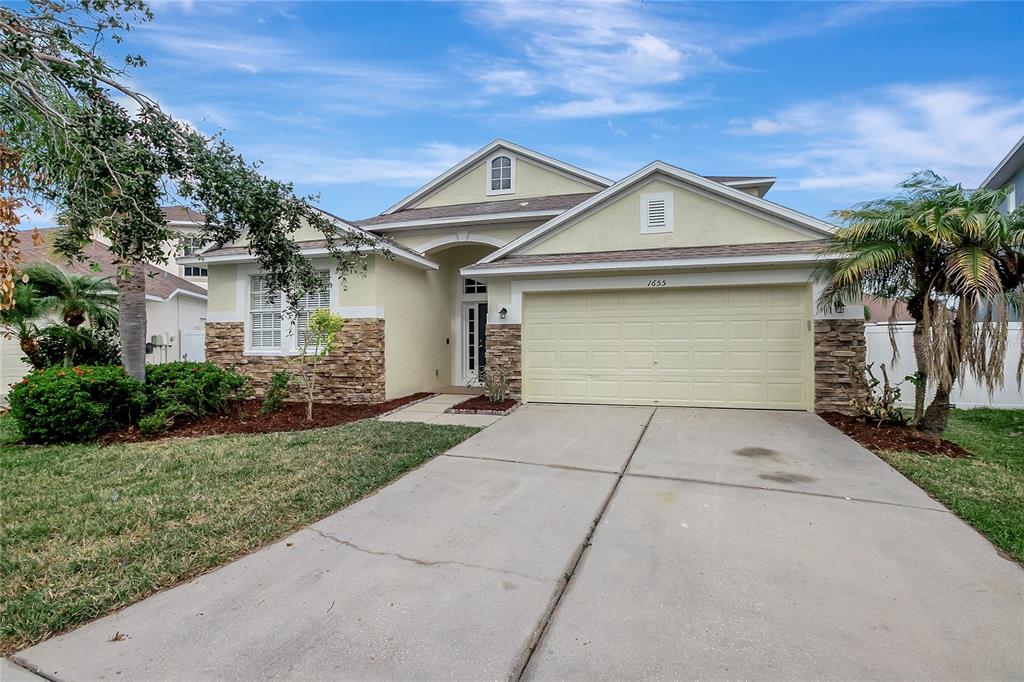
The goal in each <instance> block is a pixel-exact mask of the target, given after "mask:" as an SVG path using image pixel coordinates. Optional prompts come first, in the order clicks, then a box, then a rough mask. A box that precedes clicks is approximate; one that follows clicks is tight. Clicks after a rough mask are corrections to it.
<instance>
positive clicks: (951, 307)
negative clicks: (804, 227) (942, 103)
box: [818, 171, 1024, 435]
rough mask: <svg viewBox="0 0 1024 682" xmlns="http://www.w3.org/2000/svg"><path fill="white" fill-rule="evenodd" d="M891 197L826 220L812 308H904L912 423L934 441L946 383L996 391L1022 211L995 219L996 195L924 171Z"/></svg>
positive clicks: (1016, 304) (1015, 281) (1022, 278)
mask: <svg viewBox="0 0 1024 682" xmlns="http://www.w3.org/2000/svg"><path fill="white" fill-rule="evenodd" d="M898 189H899V193H898V194H897V195H896V196H893V197H888V198H885V199H878V200H875V201H869V202H866V203H863V204H859V205H857V206H855V207H853V208H850V209H847V210H842V211H835V212H834V215H835V216H836V217H838V218H839V219H840V220H841V221H842V223H843V224H842V226H841V227H839V228H838V229H837V230H836V231H835V235H834V238H833V241H832V243H831V244H830V245H829V246H828V247H827V248H826V249H825V252H824V253H825V255H827V256H832V257H834V260H832V261H830V262H829V263H828V264H827V265H824V266H823V267H822V268H821V269H820V270H819V272H818V279H819V280H821V281H823V282H824V283H825V285H826V288H825V290H824V292H823V293H822V295H821V298H820V299H819V301H818V305H819V307H820V308H821V309H823V310H826V311H828V310H833V309H835V308H836V307H837V306H839V305H859V304H860V302H861V300H862V298H863V297H864V296H865V295H868V296H873V297H876V298H883V299H892V300H894V301H904V302H906V305H907V311H908V312H909V314H910V316H911V317H912V318H913V320H914V359H915V361H916V364H917V367H916V375H915V376H916V380H915V389H916V390H915V396H914V397H915V400H914V422H915V426H916V427H917V428H918V429H921V430H922V431H926V432H928V433H930V434H934V435H938V434H941V433H942V431H943V429H945V427H946V424H947V422H948V421H949V393H950V391H951V390H952V388H953V384H954V383H955V382H957V381H962V380H963V378H964V376H965V374H966V373H968V372H969V373H970V374H971V375H972V376H974V377H975V378H976V379H977V380H978V381H979V382H980V383H981V384H982V385H983V386H985V387H986V388H988V389H989V390H994V389H995V388H998V387H999V386H1002V384H1003V381H1004V377H1003V363H1004V359H1005V357H1006V350H1007V348H1006V345H1007V344H1006V341H1007V335H1008V332H1007V330H1008V326H1007V324H1008V320H1009V318H1010V311H1011V310H1013V309H1016V310H1020V309H1021V298H1020V291H1019V290H1020V287H1021V285H1022V284H1024V212H1022V211H1021V210H1020V209H1018V210H1017V211H1016V212H1014V213H1012V214H1011V215H1010V216H1004V215H1003V214H1001V213H1000V211H999V209H1000V206H1001V204H1002V203H1003V201H1004V200H1005V198H1006V195H1007V190H1005V189H1003V190H984V189H978V190H972V191H967V190H965V189H963V187H961V186H960V185H951V184H949V183H948V182H946V181H945V180H944V179H943V178H940V177H938V176H937V175H935V174H934V173H932V172H930V171H927V172H923V173H918V174H915V175H913V176H911V177H910V178H909V179H907V180H906V181H905V182H903V183H901V184H900V185H899V187H898ZM1021 343H1022V348H1024V337H1022V341H1021ZM893 344H894V346H893V350H894V351H895V339H893ZM1021 357H1022V359H1021V363H1020V364H1018V367H1017V383H1018V385H1019V384H1020V382H1021V374H1022V369H1024V353H1022V356H1021ZM931 386H934V387H935V397H934V398H933V400H932V402H931V404H930V405H928V406H927V408H926V407H925V396H926V395H927V391H928V390H929V388H930V387H931Z"/></svg>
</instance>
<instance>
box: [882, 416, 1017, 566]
mask: <svg viewBox="0 0 1024 682" xmlns="http://www.w3.org/2000/svg"><path fill="white" fill-rule="evenodd" d="M943 437H944V438H947V439H948V440H951V441H953V442H954V443H957V444H958V445H960V446H961V447H963V448H965V449H966V450H968V451H969V452H971V453H972V454H974V457H969V458H964V459H951V458H949V457H943V456H941V455H920V454H917V453H913V452H882V453H881V457H882V458H883V459H885V461H887V462H888V463H889V464H891V465H892V466H894V467H896V468H897V469H899V470H900V472H902V473H903V475H904V476H906V477H907V478H909V479H910V480H912V481H913V482H914V483H916V484H917V485H919V486H921V488H923V489H924V490H925V491H926V492H928V493H929V494H930V495H931V496H932V497H934V498H935V499H937V500H938V501H939V502H941V503H942V504H944V505H946V506H947V507H949V508H950V509H952V510H953V511H954V512H956V513H957V514H958V515H959V516H960V517H962V518H963V519H964V520H965V521H967V522H968V523H970V524H971V525H972V526H974V527H975V528H977V529H978V531H980V532H981V533H982V534H983V535H984V536H985V537H987V538H988V539H989V540H990V541H991V542H992V544H994V545H995V546H996V547H999V548H1000V549H1002V550H1003V551H1005V552H1006V553H1007V554H1008V555H1010V556H1011V557H1013V558H1014V559H1016V560H1017V561H1019V562H1021V563H1024V410H993V409H981V408H979V409H974V410H953V412H952V417H951V419H950V422H949V428H948V429H947V430H946V432H945V433H944V434H943Z"/></svg>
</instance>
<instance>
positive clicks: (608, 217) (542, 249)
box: [523, 178, 810, 254]
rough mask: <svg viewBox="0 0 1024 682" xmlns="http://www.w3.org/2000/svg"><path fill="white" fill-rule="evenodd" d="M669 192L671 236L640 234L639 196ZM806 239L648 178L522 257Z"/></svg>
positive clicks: (795, 233) (665, 234)
mask: <svg viewBox="0 0 1024 682" xmlns="http://www.w3.org/2000/svg"><path fill="white" fill-rule="evenodd" d="M648 192H672V194H673V199H672V203H673V207H672V208H673V221H674V227H673V231H672V232H666V233H660V234H640V195H641V194H645V193H648ZM803 239H810V237H808V236H806V235H804V234H802V233H800V232H797V231H795V230H791V229H789V228H786V227H783V226H781V225H778V224H776V223H774V222H772V221H771V220H769V219H767V218H761V217H758V216H756V215H752V214H750V213H748V212H746V211H743V210H740V209H739V208H736V207H733V206H730V205H728V204H725V203H722V202H720V201H718V200H715V199H710V198H707V197H704V196H700V195H699V194H696V193H695V192H692V191H689V190H686V189H683V188H681V187H679V186H677V185H674V184H670V183H668V182H666V181H665V180H662V179H659V178H652V179H651V181H649V182H647V183H645V184H644V185H642V186H641V187H638V188H637V189H634V190H632V191H631V192H628V193H627V194H625V195H623V196H622V197H619V198H618V199H616V200H615V201H613V202H611V203H610V204H607V205H605V206H603V207H601V208H599V209H597V210H596V211H595V212H594V213H591V214H589V215H587V216H585V217H584V218H582V219H580V220H579V221H577V222H576V223H574V224H572V225H570V226H569V227H567V228H565V229H563V230H562V231H560V232H556V233H555V234H554V235H553V236H551V237H548V238H547V239H544V240H542V241H539V242H537V243H535V244H533V245H532V246H530V247H527V249H525V250H524V251H523V253H534V254H542V253H577V252H581V253H586V252H593V251H616V250H622V249H656V248H664V247H680V246H712V245H717V244H752V243H757V242H783V241H798V240H803Z"/></svg>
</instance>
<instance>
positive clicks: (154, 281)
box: [19, 227, 206, 301]
mask: <svg viewBox="0 0 1024 682" xmlns="http://www.w3.org/2000/svg"><path fill="white" fill-rule="evenodd" d="M61 229H62V228H59V227H47V228H43V229H41V230H39V234H40V235H41V236H42V238H43V243H42V244H39V245H36V244H34V243H33V240H32V232H31V231H30V230H23V231H22V232H20V233H19V236H20V237H21V247H20V248H21V256H22V258H23V259H24V261H25V262H26V263H42V262H50V263H53V264H54V265H56V266H57V267H59V268H60V269H61V270H63V271H64V272H69V273H74V274H76V275H88V276H92V277H110V278H111V280H112V281H113V282H114V284H115V285H116V284H117V270H118V265H117V262H116V260H117V259H116V257H115V256H114V254H113V253H112V252H111V251H110V249H109V248H107V246H106V245H105V244H103V243H101V242H98V241H96V240H93V241H92V242H91V243H89V244H88V245H86V246H85V248H83V249H82V255H84V256H85V260H84V261H79V260H72V261H70V262H68V260H67V259H66V258H65V257H64V256H62V255H61V254H59V253H57V252H56V251H55V250H54V248H53V238H54V236H55V235H56V233H57V232H59V231H60V230H61ZM92 263H95V264H96V265H97V266H98V268H99V272H97V271H96V270H94V269H93V268H92V266H91V264H92ZM178 294H185V295H187V296H194V297H198V298H202V299H204V300H205V299H206V290H205V289H203V288H202V287H200V286H197V285H196V284H193V283H192V282H189V281H188V280H187V279H183V278H181V277H178V276H177V275H174V274H171V273H170V272H167V271H166V270H161V269H160V268H158V267H156V266H155V265H149V264H147V265H146V297H147V298H152V299H156V300H160V301H166V300H168V299H171V298H173V297H174V296H176V295H178Z"/></svg>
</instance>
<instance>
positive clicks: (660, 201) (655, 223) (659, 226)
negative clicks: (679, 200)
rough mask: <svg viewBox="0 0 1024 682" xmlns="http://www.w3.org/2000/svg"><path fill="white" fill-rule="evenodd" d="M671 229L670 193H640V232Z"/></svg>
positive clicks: (654, 232) (669, 230) (650, 232)
mask: <svg viewBox="0 0 1024 682" xmlns="http://www.w3.org/2000/svg"><path fill="white" fill-rule="evenodd" d="M671 231H672V193H671V192H652V193H650V194H641V195H640V234H657V233H659V232H671Z"/></svg>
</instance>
